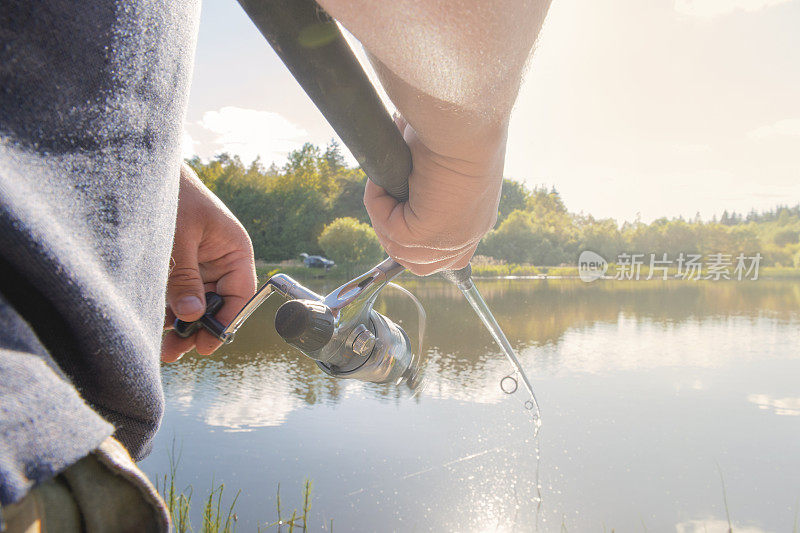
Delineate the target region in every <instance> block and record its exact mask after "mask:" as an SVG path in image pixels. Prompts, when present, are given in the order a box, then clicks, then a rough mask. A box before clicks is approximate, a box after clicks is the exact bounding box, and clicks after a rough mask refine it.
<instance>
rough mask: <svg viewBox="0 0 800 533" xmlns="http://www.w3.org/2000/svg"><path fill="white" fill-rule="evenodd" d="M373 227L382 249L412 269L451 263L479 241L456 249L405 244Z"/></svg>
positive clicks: (473, 247)
mask: <svg viewBox="0 0 800 533" xmlns="http://www.w3.org/2000/svg"><path fill="white" fill-rule="evenodd" d="M374 229H375V234H376V235H377V237H378V240H379V241H380V243H381V246H383V249H384V250H386V253H387V254H389V255H390V256H391V257H392V258H393V259H394V260H396V261H397V262H399V263H401V264H403V265H406V264H408V265H413V267H412V269H413V268H414V267H416V266H419V267H423V268H427V265H432V264H437V265H442V264H447V262H448V261H449V262H450V263H453V262H454V261H456V260H458V259H460V258H462V257H463V256H464V255H465V254H467V253H468V252H470V251H472V253H474V250H475V248H476V247H477V245H478V241H479V239H476V240H473V241H471V242H467V243H466V244H464V245H462V246H460V247H459V248H457V249H436V248H431V247H423V246H405V245H402V244H399V243H396V242H394V241H392V240H391V239H389V238H388V237H387V236H386V235H385V234H383V233H382V232H381V230H380V229H379V228H374ZM472 253H470V254H469V256H470V257H471V256H472ZM412 271H414V270H412ZM414 273H416V272H414Z"/></svg>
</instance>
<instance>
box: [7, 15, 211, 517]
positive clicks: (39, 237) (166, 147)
mask: <svg viewBox="0 0 800 533" xmlns="http://www.w3.org/2000/svg"><path fill="white" fill-rule="evenodd" d="M198 15H199V5H198V3H197V2H195V1H183V2H182V1H178V0H162V1H158V0H106V1H103V0H82V1H81V2H74V1H70V0H2V1H1V2H0V259H2V261H1V262H2V265H0V266H3V265H4V266H3V268H5V271H6V273H7V275H2V276H0V293H2V294H3V296H5V299H6V300H7V301H8V302H10V303H11V304H12V305H13V307H14V309H15V310H16V311H17V313H18V314H19V316H17V317H16V319H15V323H16V325H17V326H18V327H19V324H20V320H21V319H20V316H21V318H22V319H24V321H25V322H27V323H28V324H29V325H30V327H31V328H32V330H33V334H35V337H38V339H39V340H40V341H41V344H42V345H43V346H44V349H46V352H45V351H44V350H42V349H41V346H39V347H35V346H31V342H32V341H31V342H23V343H22V344H20V340H19V338H18V337H17V336H16V335H17V333H15V331H14V330H11V331H9V330H4V331H3V332H2V333H1V334H0V336H2V338H3V340H2V344H1V345H2V347H3V348H5V349H4V350H3V351H2V352H0V365H1V366H0V384H1V385H0V503H2V504H8V503H11V502H13V501H15V500H17V499H19V498H20V497H22V496H23V495H24V493H25V492H26V491H27V490H29V488H30V487H31V486H32V485H33V484H35V483H38V482H41V481H43V480H44V479H47V478H48V477H50V476H52V475H54V474H55V473H57V472H58V471H60V470H61V469H63V468H64V467H65V466H67V465H68V464H70V463H71V462H74V461H75V460H77V458H79V457H81V456H83V455H86V454H87V453H89V452H90V451H91V450H92V449H94V448H95V447H96V446H97V445H98V442H99V441H101V440H102V439H103V438H104V437H105V436H107V435H108V434H109V433H110V432H111V428H110V426H107V425H106V424H105V423H104V422H103V420H102V419H101V418H100V417H98V416H97V415H96V414H95V413H94V412H96V413H99V415H101V416H102V418H103V419H105V420H107V421H108V422H110V423H111V424H113V426H114V427H115V428H116V433H115V435H116V436H117V437H118V438H119V440H120V441H121V442H122V443H123V444H124V445H125V446H126V447H127V449H128V450H129V451H130V453H131V455H132V456H133V457H134V459H137V460H138V459H140V458H142V457H143V456H144V455H146V453H147V452H148V451H149V446H150V441H151V439H152V437H153V435H154V433H155V431H156V430H157V429H158V426H159V423H160V419H161V415H162V411H163V391H162V388H161V382H160V375H159V347H160V335H161V328H162V325H163V320H164V317H163V313H164V291H165V285H166V278H167V273H168V268H169V254H170V248H171V243H172V234H173V230H174V224H175V213H176V208H177V188H178V173H179V165H180V139H181V132H182V123H183V116H184V113H185V106H186V99H187V95H188V85H189V81H190V78H191V68H192V62H193V53H194V46H195V39H196V31H197V24H198ZM0 272H3V270H2V268H0ZM15 275H16V276H17V278H18V279H17V278H15ZM9 280H13V281H9ZM7 314H8V313H7ZM28 340H29V341H30V339H28ZM76 390H77V391H79V393H80V397H78V395H77V394H76V392H75V391H76ZM81 398H82V399H83V400H84V401H85V402H83V401H81ZM86 404H88V405H89V406H91V407H92V409H93V410H94V412H92V410H91V409H89V408H88V407H87V405H86Z"/></svg>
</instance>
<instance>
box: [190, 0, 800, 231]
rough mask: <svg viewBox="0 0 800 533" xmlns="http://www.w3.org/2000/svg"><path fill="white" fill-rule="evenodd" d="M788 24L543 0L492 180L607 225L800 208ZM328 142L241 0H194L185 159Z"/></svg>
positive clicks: (690, 4)
mask: <svg viewBox="0 0 800 533" xmlns="http://www.w3.org/2000/svg"><path fill="white" fill-rule="evenodd" d="M798 28H800V0H647V1H642V0H604V1H603V2H597V1H596V0H554V1H553V4H552V6H551V9H550V12H549V14H548V17H547V20H546V22H545V26H544V28H543V30H542V32H541V34H540V37H539V42H538V44H537V47H536V50H535V52H534V54H533V57H532V59H531V61H530V67H529V69H528V72H527V73H526V76H525V80H524V82H523V85H522V87H521V90H520V94H519V98H518V100H517V103H516V106H515V108H514V113H513V115H512V118H511V126H510V129H509V139H508V149H507V154H506V165H505V176H506V177H508V178H513V179H516V180H519V181H523V182H525V183H526V184H527V185H529V186H531V187H533V186H537V185H545V186H547V187H551V186H555V187H556V189H557V190H558V191H559V192H560V193H561V195H562V197H563V199H564V201H565V203H566V205H567V207H568V208H569V209H570V211H573V212H583V213H585V214H592V215H594V216H595V217H603V218H605V217H611V218H615V219H617V220H618V221H620V222H621V221H623V220H634V219H635V218H636V217H640V218H641V219H642V220H643V221H645V222H649V221H651V220H653V219H655V218H659V217H662V216H666V217H674V216H679V215H680V216H684V217H694V216H695V214H696V213H698V212H699V213H700V214H701V216H702V217H703V218H704V219H709V218H711V216H712V215H714V214H716V215H719V214H721V213H722V211H723V210H725V209H727V210H728V211H732V210H735V211H737V212H745V213H746V212H748V211H749V210H750V209H753V208H755V209H757V210H764V209H769V208H772V207H774V206H776V205H778V204H790V205H794V204H797V203H800V31H798ZM352 41H353V43H354V44H355V45H356V46H357V43H356V42H355V40H352ZM362 57H363V56H362ZM333 137H335V133H334V132H333V130H332V129H331V128H330V127H329V126H328V125H327V123H326V122H325V120H324V118H323V117H322V115H321V114H320V113H319V111H318V110H317V109H316V107H314V105H313V103H312V102H311V101H310V100H309V99H308V97H307V96H306V95H305V93H303V91H302V89H300V87H299V86H298V85H297V83H296V82H295V81H294V79H293V78H292V77H291V75H290V74H289V72H288V71H287V70H286V68H285V67H284V66H283V65H282V63H281V62H280V60H279V59H278V58H277V56H276V55H275V54H274V53H273V52H272V50H271V48H270V47H269V45H268V44H267V43H266V41H265V40H264V39H263V37H261V35H260V34H259V33H258V31H257V30H256V29H255V27H254V26H253V25H252V23H251V22H250V21H249V19H248V18H247V16H246V15H245V14H244V12H243V11H242V9H241V8H240V7H239V5H238V3H236V2H235V1H234V0H206V1H205V2H204V3H203V8H202V14H201V22H200V34H199V37H198V47H197V53H196V59H195V71H194V80H193V84H192V89H191V94H190V98H189V107H188V111H187V117H186V124H185V134H184V153H185V154H186V155H189V154H198V155H200V156H201V157H202V158H209V157H212V156H213V155H214V154H216V153H220V152H223V151H227V152H229V153H235V154H239V155H240V156H241V157H242V159H243V160H244V161H246V162H249V161H252V160H253V159H254V158H255V157H256V156H260V157H261V159H262V161H264V162H266V163H267V164H268V163H269V162H272V161H275V162H276V163H278V164H281V162H282V161H284V160H285V157H286V155H287V153H288V152H289V151H291V150H293V149H295V148H298V147H299V146H301V145H302V144H303V143H304V142H308V141H310V142H313V143H317V144H321V145H324V144H327V143H328V141H329V140H330V139H331V138H333Z"/></svg>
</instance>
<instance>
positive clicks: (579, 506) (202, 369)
mask: <svg viewBox="0 0 800 533" xmlns="http://www.w3.org/2000/svg"><path fill="white" fill-rule="evenodd" d="M476 283H477V285H478V287H479V289H480V290H481V291H482V293H483V296H484V298H485V299H486V301H487V302H488V304H489V305H490V307H491V308H492V309H493V311H494V313H495V314H496V316H497V319H498V321H499V322H500V324H501V325H502V326H503V328H504V330H505V332H506V335H507V336H508V338H509V340H510V341H511V343H512V345H513V346H514V347H515V348H516V349H517V350H518V354H519V357H520V360H521V362H522V364H523V366H524V368H525V369H526V370H527V371H528V373H529V376H530V378H531V381H532V383H533V386H534V388H535V390H536V393H537V396H538V400H539V403H540V405H541V410H542V421H543V425H542V429H541V432H540V434H539V436H538V438H536V439H534V438H532V434H533V427H532V425H531V422H530V417H529V416H528V413H527V412H526V411H525V410H524V409H523V408H522V406H521V402H520V398H516V397H515V396H517V394H520V393H519V392H518V393H517V394H514V395H506V394H504V393H503V392H502V390H501V389H500V380H501V379H502V377H503V376H505V375H507V374H508V373H509V372H510V367H509V365H508V363H507V362H506V361H505V359H504V358H503V356H502V355H501V354H500V351H499V349H498V348H497V347H496V346H495V345H494V344H493V342H492V340H491V337H490V336H489V334H488V333H487V332H486V331H485V330H483V329H482V326H481V325H480V323H479V322H478V319H477V317H476V316H475V315H474V314H473V312H472V310H471V309H470V308H469V307H468V305H467V303H466V302H465V300H464V298H463V296H462V295H461V294H460V293H459V292H458V290H457V289H456V288H455V287H453V286H450V285H449V284H447V283H445V282H443V281H438V280H414V279H410V280H407V281H405V282H403V283H402V284H403V285H404V286H406V287H407V288H409V289H410V290H412V291H413V292H414V293H415V294H416V295H417V296H418V297H419V298H420V300H421V301H422V302H423V304H424V305H425V308H426V311H427V313H428V335H427V339H426V343H425V344H426V351H427V361H426V363H425V375H426V380H427V384H426V388H425V390H424V391H423V392H422V393H421V394H420V395H417V396H415V397H412V395H411V394H410V393H409V391H408V390H407V389H404V388H402V387H401V388H397V387H394V386H378V385H372V384H364V383H361V382H356V381H346V380H336V379H334V378H330V377H328V376H326V375H324V374H323V373H322V372H321V371H319V370H318V369H317V368H316V366H315V365H314V364H313V363H312V362H311V361H310V360H308V359H306V358H305V357H304V356H303V355H302V354H300V353H299V352H296V351H294V350H293V349H292V348H290V347H288V346H287V345H285V344H284V343H283V342H282V341H281V340H280V338H279V337H278V336H277V334H276V333H275V331H274V328H273V326H272V320H273V317H274V313H275V309H276V307H277V305H278V304H279V303H280V302H278V301H276V299H277V297H275V298H273V301H271V302H269V303H268V304H266V305H264V306H263V307H262V309H260V310H259V311H258V312H257V314H256V315H254V316H253V317H252V318H251V319H250V320H249V321H248V322H247V324H246V325H245V327H244V328H243V329H242V330H241V331H240V332H239V333H238V334H237V338H236V341H235V342H234V343H233V344H231V345H229V346H226V347H224V348H223V349H222V350H220V351H219V352H218V353H217V354H215V355H214V356H211V357H200V356H197V355H196V354H188V355H187V356H186V357H184V358H183V360H181V361H180V362H179V363H176V364H173V365H166V366H164V368H163V381H164V387H165V390H166V395H167V414H166V416H165V419H164V424H163V426H162V429H161V431H160V433H159V435H158V438H157V439H156V442H155V447H154V451H153V453H152V455H151V456H150V457H149V458H148V459H147V460H145V461H144V462H143V463H142V466H143V469H144V470H145V471H146V472H147V473H148V474H150V475H152V476H155V475H156V474H162V475H163V474H164V473H166V472H167V471H168V464H169V453H168V450H169V449H170V447H171V446H172V443H173V440H174V442H175V443H176V447H177V448H181V449H182V454H181V460H180V465H179V471H178V482H179V485H180V486H181V487H183V486H185V485H189V484H191V485H192V486H193V488H194V494H195V500H196V501H195V502H194V506H193V507H194V511H193V515H192V521H193V523H194V526H195V529H199V527H198V526H199V524H200V519H199V508H200V503H199V502H198V501H197V500H200V499H201V498H202V495H203V494H206V493H207V489H208V488H209V487H210V486H211V483H212V480H214V481H216V482H217V483H218V482H224V483H225V485H226V489H225V492H226V494H227V495H228V496H232V495H233V493H235V492H236V490H238V489H241V491H242V493H241V496H240V497H239V500H238V503H237V505H236V513H237V518H238V525H237V530H238V531H251V530H252V531H255V530H256V525H257V524H261V525H262V526H263V525H264V524H265V523H269V522H272V521H274V520H275V518H276V511H275V492H276V488H277V485H278V483H280V484H281V496H282V502H283V507H284V509H286V508H287V507H288V508H289V510H290V512H291V508H293V507H298V508H299V507H300V505H301V501H300V494H301V486H302V483H303V480H304V479H305V478H310V479H311V480H312V481H313V503H312V509H311V512H312V517H311V523H312V525H313V527H312V528H311V529H310V530H311V531H323V524H324V525H325V528H326V530H327V528H328V527H329V524H330V520H331V519H333V526H334V531H337V532H344V531H379V532H383V531H437V532H439V531H460V532H461V531H463V532H484V531H499V532H510V531H563V530H568V531H611V530H612V529H615V530H616V531H618V532H623V531H677V532H694V531H697V532H700V531H708V532H714V531H727V528H728V518H727V514H728V513H729V515H730V520H731V522H732V524H733V528H734V531H747V532H762V531H792V530H793V528H794V527H797V526H796V524H797V520H798V518H797V513H798V507H799V506H800V350H798V348H800V329H799V328H798V325H800V312H798V310H800V284H798V283H796V282H789V281H768V280H758V281H741V282H713V281H701V282H689V281H674V282H645V281H638V282H636V281H632V282H614V281H596V282H594V283H590V284H586V283H582V282H580V281H577V280H477V281H476ZM308 285H309V286H310V287H312V288H313V289H315V290H317V291H318V292H323V293H324V292H327V291H328V290H331V289H333V288H334V284H333V283H329V284H327V285H325V284H324V282H321V281H320V282H316V283H308ZM378 310H379V311H380V312H382V313H385V314H387V315H389V316H390V317H392V318H393V319H395V320H396V321H399V322H402V324H403V325H404V327H405V328H406V330H407V331H408V333H409V335H410V336H411V338H412V341H415V340H416V339H415V332H416V327H417V325H416V311H415V310H414V307H413V304H411V303H410V301H409V300H408V299H407V298H406V297H404V296H402V295H400V294H399V293H398V292H396V291H389V290H385V291H384V295H383V296H382V297H381V299H380V300H379V305H378ZM523 399H524V398H523ZM537 446H538V447H539V449H540V452H539V456H538V460H537V454H536V449H537ZM228 493H230V494H228ZM726 498H727V512H726V503H725V499H726ZM272 531H275V529H273V530H272ZM284 531H287V530H286V528H284Z"/></svg>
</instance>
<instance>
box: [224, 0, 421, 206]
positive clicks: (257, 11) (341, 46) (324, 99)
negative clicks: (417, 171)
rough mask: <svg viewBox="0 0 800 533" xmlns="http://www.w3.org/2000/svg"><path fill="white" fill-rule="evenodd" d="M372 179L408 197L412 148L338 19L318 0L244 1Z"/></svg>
mask: <svg viewBox="0 0 800 533" xmlns="http://www.w3.org/2000/svg"><path fill="white" fill-rule="evenodd" d="M239 3H240V4H241V6H242V7H243V8H244V10H245V12H246V13H247V15H248V16H249V17H250V19H251V20H252V21H253V23H254V24H255V25H256V27H257V28H258V29H259V31H260V32H261V33H262V35H264V37H266V39H267V41H269V44H270V45H272V48H273V49H274V50H275V52H276V53H277V54H278V56H279V57H280V58H281V60H282V61H283V63H284V64H285V65H286V67H287V68H288V69H289V71H290V72H291V73H292V75H293V76H294V78H295V79H296V80H297V82H298V83H299V84H300V85H301V86H302V87H303V89H304V90H305V92H306V94H308V96H309V97H310V98H311V100H313V101H314V104H316V106H317V108H319V110H320V111H321V112H322V114H323V115H324V116H325V118H326V119H327V121H328V122H329V123H330V125H331V126H332V127H333V129H334V130H335V131H336V133H337V134H338V135H339V137H340V138H341V139H342V141H344V143H345V144H346V145H347V147H348V148H349V149H350V152H352V154H353V156H354V157H355V158H356V161H358V164H359V165H361V168H362V169H363V170H364V172H365V173H366V174H367V176H368V177H369V179H371V180H372V181H373V182H374V183H376V184H378V185H380V186H381V187H383V188H384V189H386V191H387V192H388V193H389V194H391V195H392V196H394V197H395V198H397V199H398V200H400V201H406V200H408V176H409V175H410V174H411V151H410V150H409V148H408V145H407V144H406V143H405V141H404V140H403V136H402V135H401V134H400V132H399V131H398V129H397V127H396V126H395V124H394V121H393V120H392V118H391V117H390V116H389V113H388V112H387V111H386V108H385V107H384V105H383V102H381V100H380V98H379V97H378V94H377V92H376V91H375V88H374V87H373V86H372V83H371V82H370V81H369V78H368V77H367V75H366V73H365V72H364V70H363V69H362V68H361V64H360V63H359V62H358V59H357V58H356V56H355V54H353V51H352V50H351V49H350V46H349V45H348V44H347V41H346V40H345V38H344V36H343V35H342V33H341V32H340V31H339V27H338V26H337V25H336V22H334V20H333V19H332V18H331V17H330V16H329V15H328V14H327V13H326V12H325V11H324V10H323V9H322V8H321V7H320V6H319V5H318V4H317V3H316V2H315V1H314V0H239Z"/></svg>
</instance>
